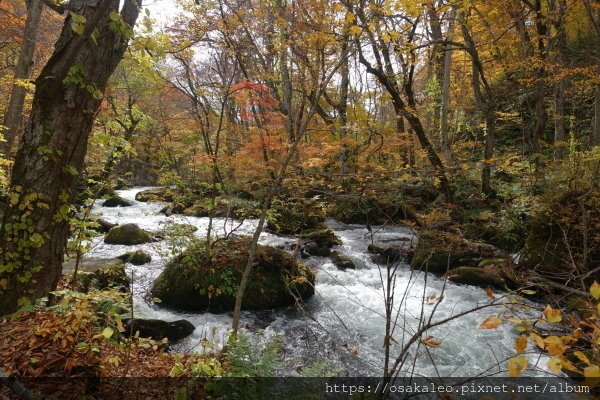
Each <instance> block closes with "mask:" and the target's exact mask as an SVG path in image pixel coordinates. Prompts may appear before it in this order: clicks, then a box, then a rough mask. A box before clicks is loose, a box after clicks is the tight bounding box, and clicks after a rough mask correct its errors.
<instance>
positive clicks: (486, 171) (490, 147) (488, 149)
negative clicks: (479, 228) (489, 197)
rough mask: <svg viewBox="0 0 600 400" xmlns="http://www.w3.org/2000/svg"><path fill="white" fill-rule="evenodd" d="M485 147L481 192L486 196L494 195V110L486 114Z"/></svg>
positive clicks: (489, 110)
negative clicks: (492, 163) (492, 161)
mask: <svg viewBox="0 0 600 400" xmlns="http://www.w3.org/2000/svg"><path fill="white" fill-rule="evenodd" d="M485 128H486V129H485V130H486V131H485V146H484V150H483V168H482V169H481V191H482V192H483V193H485V194H492V193H493V192H494V190H493V189H492V183H491V178H492V166H491V160H492V158H493V157H494V144H495V141H496V116H495V114H494V110H493V109H488V110H487V111H486V113H485Z"/></svg>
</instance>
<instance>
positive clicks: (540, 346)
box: [531, 333, 546, 349]
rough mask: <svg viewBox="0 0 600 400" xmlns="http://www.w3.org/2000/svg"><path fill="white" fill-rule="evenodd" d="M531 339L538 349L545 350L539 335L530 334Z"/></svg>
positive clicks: (544, 344)
mask: <svg viewBox="0 0 600 400" xmlns="http://www.w3.org/2000/svg"><path fill="white" fill-rule="evenodd" d="M531 337H532V338H533V340H535V344H536V345H537V346H538V347H539V348H540V349H545V348H546V343H544V339H542V337H541V336H540V335H538V334H537V333H532V334H531Z"/></svg>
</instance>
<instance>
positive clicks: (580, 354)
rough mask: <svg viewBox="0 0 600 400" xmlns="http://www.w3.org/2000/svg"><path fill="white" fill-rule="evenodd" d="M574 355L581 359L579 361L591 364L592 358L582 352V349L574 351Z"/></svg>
mask: <svg viewBox="0 0 600 400" xmlns="http://www.w3.org/2000/svg"><path fill="white" fill-rule="evenodd" d="M573 355H574V356H575V357H577V358H578V359H579V361H581V362H583V363H585V364H586V365H590V364H591V363H590V359H589V358H587V356H586V355H585V354H584V353H583V352H581V351H575V352H573Z"/></svg>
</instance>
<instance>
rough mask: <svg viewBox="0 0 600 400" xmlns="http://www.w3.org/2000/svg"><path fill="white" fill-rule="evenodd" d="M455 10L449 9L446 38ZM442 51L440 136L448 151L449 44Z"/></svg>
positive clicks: (450, 38)
mask: <svg viewBox="0 0 600 400" xmlns="http://www.w3.org/2000/svg"><path fill="white" fill-rule="evenodd" d="M455 14H456V11H455V9H454V8H452V9H451V10H450V16H449V19H450V20H449V22H448V33H447V35H446V36H447V37H448V40H452V39H453V36H454V18H455ZM444 50H445V53H444V76H443V78H442V103H441V106H440V107H441V108H440V136H441V138H442V148H443V150H444V151H445V152H446V153H448V154H449V153H450V140H449V132H448V106H449V104H450V78H451V72H452V51H451V47H450V45H449V44H448V45H446V47H445V49H444Z"/></svg>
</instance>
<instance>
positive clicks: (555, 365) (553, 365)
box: [546, 357, 562, 374]
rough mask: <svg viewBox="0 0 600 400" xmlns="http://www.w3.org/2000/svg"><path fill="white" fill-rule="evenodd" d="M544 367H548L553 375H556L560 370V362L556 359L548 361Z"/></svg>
mask: <svg viewBox="0 0 600 400" xmlns="http://www.w3.org/2000/svg"><path fill="white" fill-rule="evenodd" d="M546 365H547V366H548V369H549V370H550V371H552V372H553V373H555V374H558V373H559V372H560V371H561V370H562V361H561V359H560V358H558V357H554V358H551V359H549V360H548V363H547V364H546Z"/></svg>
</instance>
